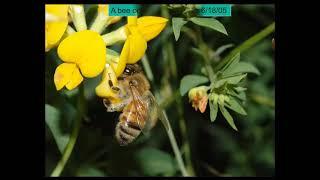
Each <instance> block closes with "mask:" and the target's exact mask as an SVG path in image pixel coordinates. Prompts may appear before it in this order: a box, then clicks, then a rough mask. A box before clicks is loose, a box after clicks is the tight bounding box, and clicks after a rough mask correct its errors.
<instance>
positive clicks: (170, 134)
mask: <svg viewBox="0 0 320 180" xmlns="http://www.w3.org/2000/svg"><path fill="white" fill-rule="evenodd" d="M162 113H163V120H164V121H165V122H164V123H163V125H164V126H165V127H166V128H167V134H168V137H169V140H170V143H171V146H172V149H173V152H174V154H175V157H176V160H177V162H178V166H179V168H180V171H181V173H182V176H189V174H188V173H187V170H186V168H185V166H184V163H183V160H182V157H181V153H180V151H179V148H178V145H177V142H176V139H175V137H174V135H173V131H172V128H171V125H170V122H169V120H168V117H167V114H166V112H165V111H162Z"/></svg>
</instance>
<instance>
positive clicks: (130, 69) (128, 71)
mask: <svg viewBox="0 0 320 180" xmlns="http://www.w3.org/2000/svg"><path fill="white" fill-rule="evenodd" d="M141 71H142V70H141V67H140V66H139V65H138V64H127V66H126V68H125V69H124V72H123V74H124V75H127V76H131V75H133V74H135V73H139V72H141Z"/></svg>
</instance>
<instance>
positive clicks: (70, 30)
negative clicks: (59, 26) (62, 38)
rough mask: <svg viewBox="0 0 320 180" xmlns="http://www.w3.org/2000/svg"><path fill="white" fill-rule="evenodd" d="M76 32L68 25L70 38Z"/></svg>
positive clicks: (67, 32)
mask: <svg viewBox="0 0 320 180" xmlns="http://www.w3.org/2000/svg"><path fill="white" fill-rule="evenodd" d="M75 32H76V31H75V30H74V29H73V28H72V27H71V26H70V25H68V27H67V30H66V34H67V36H70V35H71V34H73V33H75Z"/></svg>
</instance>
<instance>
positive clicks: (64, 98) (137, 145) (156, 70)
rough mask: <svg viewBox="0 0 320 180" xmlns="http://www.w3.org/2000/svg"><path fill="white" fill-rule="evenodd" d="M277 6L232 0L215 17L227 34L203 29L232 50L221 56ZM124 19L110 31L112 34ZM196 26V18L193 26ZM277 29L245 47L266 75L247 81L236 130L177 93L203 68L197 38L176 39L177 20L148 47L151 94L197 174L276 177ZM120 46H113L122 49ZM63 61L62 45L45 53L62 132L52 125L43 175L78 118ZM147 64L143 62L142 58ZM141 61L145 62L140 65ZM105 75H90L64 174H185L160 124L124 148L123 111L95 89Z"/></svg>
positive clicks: (49, 94)
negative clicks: (118, 130) (61, 82)
mask: <svg viewBox="0 0 320 180" xmlns="http://www.w3.org/2000/svg"><path fill="white" fill-rule="evenodd" d="M85 10H86V13H87V17H86V18H87V22H89V23H90V22H91V21H92V19H93V18H94V16H95V14H96V6H95V5H86V6H85ZM140 15H142V16H147V15H153V16H168V15H169V18H171V17H173V15H174V16H176V15H175V14H174V12H172V10H170V9H168V8H166V7H165V6H161V5H143V6H141V14H140ZM274 15H275V9H274V5H234V6H233V7H232V17H219V18H217V19H218V20H219V21H220V22H221V23H222V24H223V25H224V26H225V28H226V30H227V32H228V34H229V36H225V35H223V34H221V33H218V32H215V31H212V30H210V29H205V28H200V29H201V31H202V34H203V38H204V41H205V42H206V43H207V45H208V46H209V47H210V48H212V50H213V51H216V50H217V49H218V48H219V47H221V46H223V45H228V46H230V48H228V49H226V50H225V51H224V52H222V53H221V54H220V55H219V56H217V57H216V58H215V59H217V60H219V59H220V58H223V57H225V56H226V55H227V54H228V52H230V50H232V49H233V48H234V47H236V46H237V45H239V44H241V43H242V42H244V41H245V40H247V39H248V38H250V37H251V36H253V35H255V34H256V33H258V32H259V31H261V30H262V29H263V28H265V27H266V26H268V25H269V24H271V23H272V22H273V21H274ZM125 23H126V19H125V18H123V19H122V20H121V22H120V23H116V24H114V25H111V26H110V27H108V28H107V29H106V32H110V31H111V30H113V29H116V28H118V27H120V26H122V25H124V24H125ZM187 26H188V27H189V28H191V29H192V28H193V26H194V25H193V24H191V23H190V24H187ZM272 38H273V35H270V36H268V37H267V38H265V39H264V40H262V41H260V42H259V43H257V44H255V45H254V46H252V47H251V48H249V49H248V50H246V51H244V52H241V60H240V61H245V62H250V63H252V64H254V65H255V66H256V67H257V68H258V69H259V71H260V72H261V75H260V76H257V75H254V74H249V75H248V78H247V80H246V81H245V82H244V83H245V86H246V87H247V88H248V90H247V101H246V105H245V109H246V111H247V114H248V115H247V116H241V115H237V114H235V113H233V112H231V113H232V115H233V117H234V120H235V124H236V125H237V127H238V129H239V131H238V132H236V131H234V130H233V129H232V128H231V127H230V126H229V125H228V123H227V122H226V121H225V120H224V118H223V116H222V115H221V113H218V117H217V120H216V121H215V122H214V123H212V122H211V121H210V115H209V108H207V111H206V112H205V113H203V114H201V113H200V112H199V111H195V110H194V109H193V108H192V107H191V104H190V103H189V102H188V101H189V100H188V98H187V97H186V96H184V97H181V96H180V94H179V84H180V80H181V78H182V77H183V76H184V75H186V74H201V67H202V66H203V65H202V61H201V60H199V59H198V57H197V56H195V55H194V54H193V53H192V51H191V48H192V47H195V45H194V44H193V42H192V40H191V39H190V38H189V37H188V36H187V35H186V34H185V33H184V32H181V35H180V38H179V40H178V41H177V42H176V41H175V39H174V35H173V32H172V27H171V21H170V22H169V23H168V25H167V27H166V29H165V30H164V31H163V32H162V33H161V34H160V36H158V37H157V38H155V39H153V40H151V41H150V42H148V49H147V52H146V57H147V61H148V62H149V63H150V67H151V70H152V72H153V75H154V79H153V81H151V84H152V92H153V93H154V94H155V96H156V98H157V99H158V101H159V102H160V105H161V107H163V108H164V109H165V110H166V112H167V115H168V119H169V121H170V123H171V125H172V128H173V131H174V134H175V137H176V140H177V143H178V146H179V147H180V149H181V153H182V155H183V157H184V159H185V160H186V161H185V163H186V165H187V169H188V171H193V172H194V174H195V175H196V176H273V175H274V172H275V152H274V149H275V118H274V117H275V114H274V113H275V110H274V108H275V106H274V89H275V87H274V84H275V81H274V79H275V77H274V70H275V68H274V50H273V49H272V43H271V41H272ZM121 47H122V46H114V47H112V49H114V50H116V51H118V52H120V50H121ZM60 63H61V60H60V59H59V58H58V56H57V53H56V49H52V50H51V51H49V52H48V53H47V54H46V67H45V68H46V70H45V72H46V73H45V80H46V82H45V83H46V88H45V91H46V92H45V98H46V99H45V101H46V121H50V122H52V123H54V124H53V126H55V127H56V129H58V130H59V133H58V135H57V136H59V139H60V140H59V142H57V141H56V140H55V138H54V136H53V133H52V131H51V130H50V129H49V128H48V126H46V131H45V133H46V134H45V135H46V143H45V144H46V154H45V157H46V161H45V165H46V166H45V171H46V172H45V174H46V176H49V175H50V174H51V172H52V170H53V169H54V168H55V166H56V164H57V162H58V161H59V159H60V158H61V152H63V151H61V149H60V150H59V148H58V147H60V146H63V144H66V143H67V141H68V137H69V136H70V132H71V130H72V122H73V120H74V118H75V117H76V115H77V109H76V105H77V104H76V102H77V95H78V89H75V90H73V91H66V90H62V91H59V92H57V91H56V90H55V86H54V83H53V75H54V71H55V68H56V67H57V65H58V64H60ZM140 64H141V62H140ZM141 65H142V64H141ZM100 79H101V77H100V76H98V77H96V78H92V79H86V80H85V81H84V84H85V89H84V90H85V98H86V103H87V104H86V107H87V108H86V109H87V110H86V113H85V117H84V118H83V120H82V125H81V129H80V134H79V137H78V139H77V142H76V144H75V147H74V150H73V152H72V154H71V157H70V159H69V160H68V163H67V164H66V166H65V169H64V170H63V172H62V174H61V175H62V176H181V173H180V171H179V168H178V166H177V163H176V161H175V156H174V153H173V151H172V148H171V145H170V141H169V139H168V136H167V134H166V131H165V129H164V128H163V126H162V125H161V123H158V125H157V126H156V127H155V128H154V129H153V130H152V131H151V133H150V135H145V136H144V135H140V136H139V138H138V139H137V140H136V141H135V142H134V143H132V144H130V145H129V146H126V147H120V146H119V145H118V143H117V142H116V141H115V139H114V131H115V125H116V123H117V121H118V116H119V114H118V113H108V112H106V110H105V107H104V106H103V104H102V99H100V98H98V97H97V96H96V95H95V92H94V90H95V87H96V86H97V84H98V83H99V82H100Z"/></svg>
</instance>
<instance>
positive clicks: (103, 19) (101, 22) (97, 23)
mask: <svg viewBox="0 0 320 180" xmlns="http://www.w3.org/2000/svg"><path fill="white" fill-rule="evenodd" d="M109 18H110V17H109V16H106V15H105V14H104V13H99V12H98V14H97V16H96V18H95V19H94V21H93V23H92V25H91V27H90V30H92V31H96V32H97V33H99V34H101V33H102V32H103V30H104V29H105V28H106V27H107V26H108V25H109V22H108V19H109Z"/></svg>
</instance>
